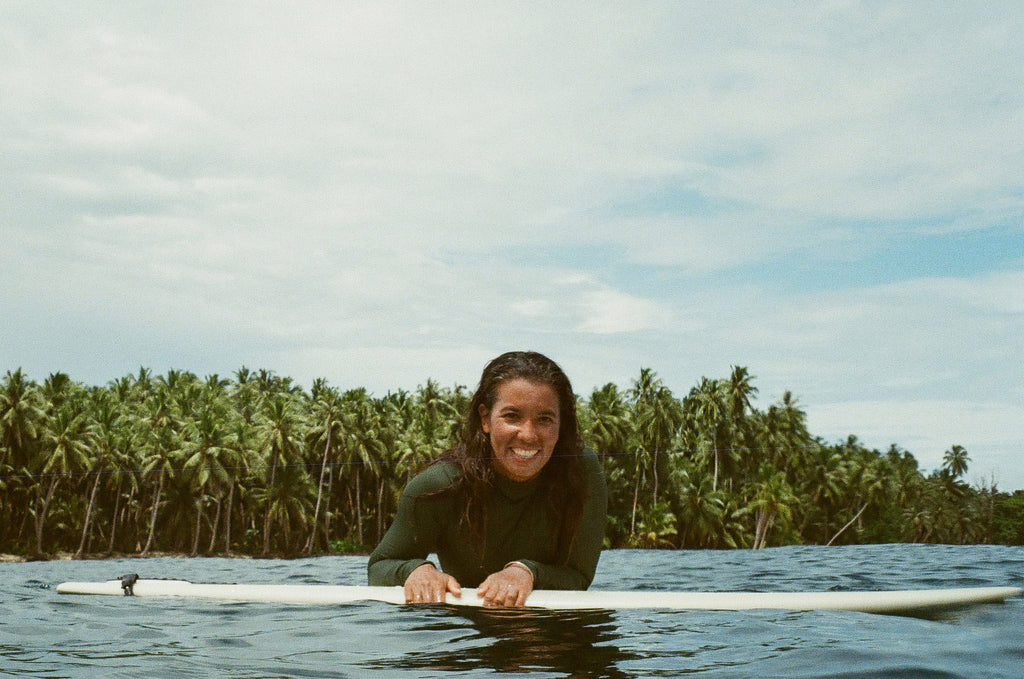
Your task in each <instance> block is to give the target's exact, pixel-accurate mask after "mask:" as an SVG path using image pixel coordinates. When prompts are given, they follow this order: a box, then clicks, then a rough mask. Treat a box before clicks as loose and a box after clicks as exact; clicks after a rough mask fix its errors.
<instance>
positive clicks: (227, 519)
mask: <svg viewBox="0 0 1024 679" xmlns="http://www.w3.org/2000/svg"><path fill="white" fill-rule="evenodd" d="M234 503H235V482H234V481H232V482H231V486H229V488H228V511H227V514H225V515H224V553H225V554H227V555H228V556H231V512H232V511H234V508H233V505H234Z"/></svg>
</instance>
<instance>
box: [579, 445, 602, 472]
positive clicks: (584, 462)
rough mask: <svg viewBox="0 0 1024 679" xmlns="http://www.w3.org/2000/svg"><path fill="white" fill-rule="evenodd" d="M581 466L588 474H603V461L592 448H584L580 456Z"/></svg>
mask: <svg viewBox="0 0 1024 679" xmlns="http://www.w3.org/2000/svg"><path fill="white" fill-rule="evenodd" d="M580 466H581V467H583V470H584V471H585V472H587V473H594V472H597V473H601V471H602V469H601V460H599V459H598V458H597V454H596V453H595V452H594V451H593V450H591V449H590V448H584V449H583V452H582V453H581V454H580Z"/></svg>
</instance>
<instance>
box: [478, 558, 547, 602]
mask: <svg viewBox="0 0 1024 679" xmlns="http://www.w3.org/2000/svg"><path fill="white" fill-rule="evenodd" d="M532 591H533V573H532V572H531V571H530V569H529V568H527V567H526V566H524V565H522V564H516V563H510V564H509V565H507V566H505V568H504V569H502V570H500V571H498V572H497V573H491V574H490V575H488V576H487V579H486V580H484V581H483V583H481V584H480V586H479V587H478V588H477V590H476V593H477V595H478V596H479V597H480V598H482V599H483V600H484V606H489V607H499V606H522V605H523V604H524V603H526V597H528V596H529V595H530V592H532Z"/></svg>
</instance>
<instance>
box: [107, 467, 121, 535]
mask: <svg viewBox="0 0 1024 679" xmlns="http://www.w3.org/2000/svg"><path fill="white" fill-rule="evenodd" d="M120 509H121V481H120V480H118V482H117V489H116V490H115V494H114V513H113V514H112V515H111V517H110V543H109V544H107V551H108V552H113V551H114V536H115V535H116V534H117V513H118V511H120Z"/></svg>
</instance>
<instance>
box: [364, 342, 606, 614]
mask: <svg viewBox="0 0 1024 679" xmlns="http://www.w3.org/2000/svg"><path fill="white" fill-rule="evenodd" d="M606 508H607V491H606V489H605V483H604V477H603V475H602V472H601V466H600V464H599V463H598V460H597V457H596V456H595V455H594V454H593V453H591V452H588V451H584V450H583V444H582V441H581V439H580V434H579V425H578V423H577V419H576V400H575V396H574V395H573V391H572V386H571V385H570V383H569V379H568V378H567V377H566V376H565V373H563V372H562V370H561V368H559V367H558V365H557V364H555V363H554V362H553V361H552V360H550V359H549V358H547V357H545V356H542V355H541V354H538V353H535V352H509V353H506V354H502V355H501V356H499V357H498V358H496V359H494V360H493V361H491V362H490V363H489V364H488V365H487V367H486V368H485V369H484V372H483V375H482V376H481V378H480V385H479V387H478V388H477V390H476V392H475V394H474V396H473V400H472V402H471V403H470V406H469V408H468V412H467V413H466V422H465V425H464V429H463V435H462V439H461V441H460V442H459V444H458V445H457V446H455V447H454V448H453V449H451V450H449V451H447V452H445V453H444V454H443V455H442V456H441V458H440V459H439V460H438V461H437V462H436V463H435V464H433V465H431V466H430V467H429V468H427V469H426V470H425V471H423V472H422V473H420V474H419V475H417V476H416V477H415V478H413V479H412V481H410V482H409V484H408V486H406V488H405V491H404V492H403V493H402V498H401V500H400V501H399V506H398V513H397V514H396V516H395V520H394V523H392V525H391V528H390V529H389V530H388V532H387V534H386V535H385V536H384V539H383V540H381V543H380V544H379V545H378V546H377V549H375V550H374V552H373V554H372V555H371V556H370V560H369V565H368V572H369V580H370V584H371V585H404V587H405V596H406V600H407V601H409V602H422V603H437V602H442V601H444V600H445V599H446V597H447V596H448V595H452V596H455V597H459V596H461V594H462V589H461V587H462V585H463V584H465V585H468V586H477V587H478V588H477V592H478V594H479V595H480V596H481V597H483V598H484V601H485V603H486V604H488V605H492V606H521V605H522V604H523V602H524V601H525V600H526V597H527V596H528V595H529V593H530V592H531V591H532V590H533V589H535V588H536V589H541V588H542V589H586V588H587V587H588V586H589V585H590V582H591V580H592V579H593V577H594V571H595V570H596V568H597V561H598V557H599V556H600V551H601V545H602V542H603V540H604V523H605V512H606ZM431 553H436V554H437V555H438V558H439V561H440V565H441V570H438V569H437V567H436V566H435V565H434V564H433V563H431V562H430V561H428V560H427V557H428V555H430V554H431Z"/></svg>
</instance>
